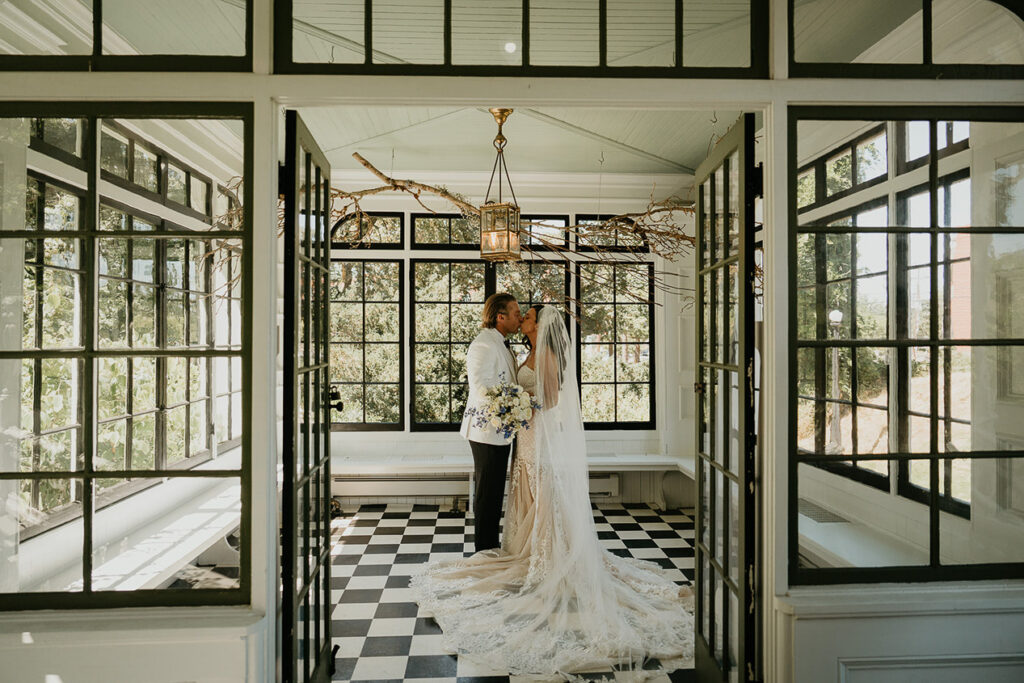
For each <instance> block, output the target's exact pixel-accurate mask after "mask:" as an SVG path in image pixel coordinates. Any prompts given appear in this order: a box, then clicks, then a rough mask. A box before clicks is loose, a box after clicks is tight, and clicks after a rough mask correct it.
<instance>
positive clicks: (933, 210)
mask: <svg viewBox="0 0 1024 683" xmlns="http://www.w3.org/2000/svg"><path fill="white" fill-rule="evenodd" d="M927 4H928V5H929V6H930V5H931V3H927ZM928 12H929V10H928V9H926V10H925V13H926V18H930V16H929V14H928ZM928 138H929V144H928V146H929V151H930V153H931V154H930V156H929V158H928V189H929V213H930V217H929V228H930V229H929V233H930V238H931V240H930V242H931V245H930V246H931V259H930V260H931V264H930V268H929V271H930V276H931V282H930V283H929V285H930V287H929V289H930V292H929V301H930V303H929V308H930V314H929V316H928V327H929V330H928V336H929V337H930V339H929V352H930V353H929V356H930V363H931V373H930V376H929V382H928V383H929V389H930V392H931V396H930V397H929V409H930V411H931V415H930V416H929V440H930V448H931V452H932V453H935V452H937V451H938V440H939V415H938V413H939V376H938V370H939V368H938V363H939V349H938V346H937V345H936V341H937V339H938V336H939V316H938V303H939V281H938V276H939V236H938V233H937V232H936V230H935V228H937V227H938V226H939V155H938V124H937V122H936V121H935V120H934V119H931V120H929V121H928ZM947 194H948V192H947ZM908 372H909V368H908ZM930 464H931V467H930V468H929V485H930V486H931V495H930V496H929V497H930V501H929V526H930V542H929V544H928V545H929V550H930V556H931V558H930V560H931V566H932V567H938V566H939V543H940V539H939V467H938V465H939V461H938V460H936V459H934V457H933V458H932V459H931V461H930ZM907 467H908V477H907V478H908V480H909V464H908V466H907Z"/></svg>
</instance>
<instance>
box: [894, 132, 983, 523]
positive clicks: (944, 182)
mask: <svg viewBox="0 0 1024 683" xmlns="http://www.w3.org/2000/svg"><path fill="white" fill-rule="evenodd" d="M968 139H969V138H968ZM965 142H966V141H965ZM926 156H927V155H926ZM943 156H944V155H943V154H942V150H939V154H938V157H939V158H940V159H941V158H942V157H943ZM970 179H971V169H970V167H967V168H962V169H959V170H956V171H953V172H951V173H947V174H946V175H943V176H939V177H938V178H937V180H936V189H941V188H944V189H945V192H944V193H943V194H944V199H945V201H944V202H943V204H942V205H941V206H939V211H940V212H942V213H941V216H940V218H939V220H940V222H944V224H945V225H947V226H949V222H950V209H951V207H950V191H949V188H950V187H951V186H952V185H953V184H954V183H957V182H960V181H962V180H968V181H970ZM930 188H931V184H930V183H928V182H925V183H920V184H918V185H915V186H914V187H909V188H907V189H905V190H901V191H900V192H897V193H896V214H897V216H898V219H897V221H898V222H899V223H900V224H901V225H907V224H909V221H908V220H907V219H906V208H907V207H906V203H907V200H908V199H909V198H910V197H914V196H917V195H920V194H927V193H928V192H929V190H930ZM923 230H925V229H922V231H923ZM965 232H970V228H966V229H965ZM911 234H912V233H911ZM918 234H921V233H918ZM950 234H951V233H948V232H946V233H940V238H944V239H945V240H946V242H947V248H946V250H945V257H944V258H942V257H940V258H939V259H938V260H937V261H936V263H937V264H938V267H939V268H940V269H942V268H946V270H945V272H946V273H947V274H948V273H949V272H950V271H949V268H950V267H951V265H952V264H953V263H962V262H964V261H970V257H968V258H966V259H964V258H950V254H949V249H948V241H949V236H950ZM909 237H910V234H907V233H903V234H900V235H897V236H896V240H897V243H900V242H903V243H904V246H902V249H904V250H906V249H909V246H906V243H907V242H908V240H909ZM898 248H900V247H898ZM928 267H929V266H928V265H927V264H925V265H914V266H904V267H901V268H900V269H899V270H898V272H897V274H896V277H897V287H903V288H906V287H907V286H908V285H907V275H908V274H909V271H910V270H914V269H923V268H928ZM940 272H942V271H941V270H940ZM942 281H943V283H944V285H945V286H944V287H941V288H940V289H939V296H940V297H941V301H940V302H939V304H940V305H941V306H942V307H943V311H942V316H941V318H942V320H943V322H944V323H945V325H946V326H948V325H949V323H950V308H951V305H952V302H951V295H952V291H951V287H950V281H949V278H948V277H943V278H942ZM942 336H943V338H944V339H949V338H951V335H950V333H949V330H948V327H947V329H945V330H943V332H942ZM952 348H953V347H951V346H948V345H947V346H940V347H939V349H938V352H939V353H940V354H942V355H943V360H944V361H945V362H944V363H943V364H942V366H941V367H942V369H943V372H942V373H940V377H939V378H938V379H937V380H936V381H937V382H941V383H942V388H943V391H942V395H943V397H944V399H945V401H944V403H945V405H942V406H938V409H939V413H938V417H937V420H938V423H939V430H940V433H939V437H940V438H943V436H947V437H948V435H949V432H950V430H951V427H952V424H953V423H957V424H967V425H970V424H971V423H970V421H969V420H964V419H962V418H955V417H953V416H952V415H951V414H950V405H949V404H950V401H951V384H950V382H951V378H950V377H949V364H950V358H951V352H952ZM903 362H909V359H904V360H903ZM901 380H902V381H907V373H901ZM899 391H901V392H903V393H908V392H909V390H908V389H906V388H903V387H901V388H900V389H899ZM911 417H917V418H924V419H931V414H930V413H922V412H918V411H913V410H910V409H909V407H908V406H907V405H906V402H901V403H900V405H899V413H898V415H897V419H898V420H900V421H901V423H902V424H907V423H908V422H909V419H910V418H911ZM945 447H948V444H947V446H945ZM945 447H944V448H945ZM955 459H956V455H955V453H953V454H951V456H950V457H948V458H943V459H938V462H939V464H940V466H941V468H942V471H941V472H940V476H941V477H942V480H943V481H942V482H941V483H942V484H944V486H945V493H944V494H943V493H939V494H938V504H939V509H941V510H942V511H943V512H948V513H950V514H952V515H957V516H958V517H963V518H965V519H970V518H971V503H970V502H965V501H961V500H959V499H957V498H953V496H952V470H951V467H952V462H953V460H955ZM896 472H897V475H896V492H897V493H898V494H899V495H901V496H903V497H904V498H909V499H911V500H915V501H917V502H919V503H924V504H925V505H927V504H929V501H930V499H931V493H930V491H929V490H928V489H926V488H923V487H920V486H917V485H916V484H914V483H913V482H911V481H910V463H909V462H908V461H905V460H901V461H899V462H898V463H897V467H896Z"/></svg>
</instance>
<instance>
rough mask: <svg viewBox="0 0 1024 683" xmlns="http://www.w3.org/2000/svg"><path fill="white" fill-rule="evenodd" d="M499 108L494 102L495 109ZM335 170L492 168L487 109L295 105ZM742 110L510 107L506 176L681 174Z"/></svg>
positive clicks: (490, 120) (688, 170)
mask: <svg viewBox="0 0 1024 683" xmlns="http://www.w3.org/2000/svg"><path fill="white" fill-rule="evenodd" d="M499 104H500V103H493V105H495V106H497V105H499ZM300 114H301V116H302V118H303V120H304V121H305V122H306V125H307V126H308V127H309V129H310V132H311V133H313V135H314V137H316V139H317V140H318V141H319V142H320V145H321V146H322V147H323V149H324V151H325V152H326V154H327V157H328V159H329V160H330V162H331V166H332V168H333V169H334V170H337V171H344V170H346V169H358V168H361V167H360V166H359V163H358V162H357V161H356V160H355V159H353V158H352V153H353V152H359V153H360V154H362V155H363V156H364V157H366V158H367V159H369V160H370V161H371V162H373V163H374V165H376V166H378V167H379V168H380V169H381V170H383V171H384V172H386V173H388V172H392V171H393V172H394V173H395V174H396V175H399V176H401V177H408V175H407V174H408V173H409V172H424V171H425V172H433V171H458V172H462V171H478V172H489V171H490V169H491V165H492V163H493V162H494V147H493V146H492V140H493V139H494V135H495V133H496V132H497V126H496V124H495V122H494V119H493V118H492V117H491V115H490V113H489V112H488V111H487V107H484V106H481V107H480V108H433V107H315V108H314V107H311V108H304V109H300ZM738 116H739V112H735V111H730V112H711V111H660V110H659V111H640V110H628V109H589V108H544V109H529V108H521V109H516V110H515V111H514V113H513V114H512V116H511V117H510V118H509V120H508V121H507V122H506V124H505V127H504V132H505V136H506V137H507V138H508V144H507V146H506V148H505V158H506V162H507V164H508V167H509V171H511V172H512V173H513V176H514V174H515V172H516V171H520V172H541V173H562V174H581V173H582V174H585V173H617V174H629V173H635V174H679V175H692V171H693V169H694V168H696V166H697V165H698V164H699V163H700V162H701V160H703V159H704V157H705V156H707V152H708V150H709V147H710V145H711V143H712V140H713V138H714V137H717V136H721V135H722V134H724V133H725V132H726V131H727V130H728V128H729V126H730V125H731V124H732V123H733V122H734V121H735V120H736V119H737V117H738Z"/></svg>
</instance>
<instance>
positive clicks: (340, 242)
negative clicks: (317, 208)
mask: <svg viewBox="0 0 1024 683" xmlns="http://www.w3.org/2000/svg"><path fill="white" fill-rule="evenodd" d="M404 228H405V221H404V214H400V213H382V212H371V213H364V214H363V215H362V218H361V220H356V218H354V217H353V218H349V219H347V220H344V221H341V222H339V223H337V224H335V226H334V229H333V230H332V232H331V240H332V246H333V248H335V249H346V248H351V247H371V248H373V247H383V248H392V249H394V248H399V249H400V248H401V247H402V243H403V239H404V234H405V230H404Z"/></svg>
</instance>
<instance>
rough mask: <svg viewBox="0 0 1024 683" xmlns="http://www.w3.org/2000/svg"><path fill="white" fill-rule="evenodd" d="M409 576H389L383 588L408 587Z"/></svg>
mask: <svg viewBox="0 0 1024 683" xmlns="http://www.w3.org/2000/svg"><path fill="white" fill-rule="evenodd" d="M411 578H412V577H411V576H389V577H388V582H387V583H385V584H384V587H385V588H408V587H409V579H411Z"/></svg>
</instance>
